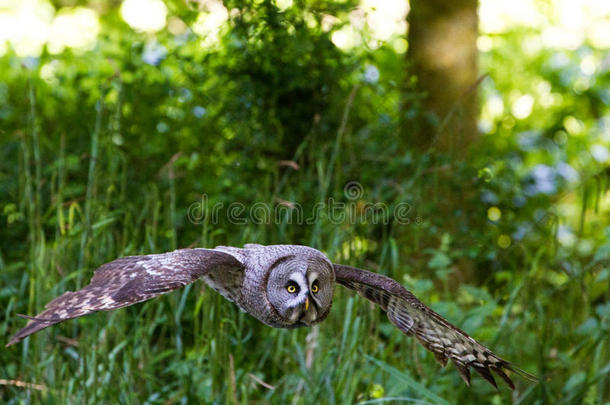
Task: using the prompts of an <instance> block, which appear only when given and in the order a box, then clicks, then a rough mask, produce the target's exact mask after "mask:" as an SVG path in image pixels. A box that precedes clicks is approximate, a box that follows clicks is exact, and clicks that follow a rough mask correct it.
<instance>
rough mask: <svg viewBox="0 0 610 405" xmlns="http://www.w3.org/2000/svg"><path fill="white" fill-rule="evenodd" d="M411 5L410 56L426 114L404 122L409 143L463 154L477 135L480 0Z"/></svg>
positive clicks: (426, 0)
mask: <svg viewBox="0 0 610 405" xmlns="http://www.w3.org/2000/svg"><path fill="white" fill-rule="evenodd" d="M410 4H411V11H410V12H409V17H408V21H409V33H408V41H409V49H408V52H407V58H408V61H409V68H410V69H411V70H410V73H411V74H413V75H415V76H416V77H417V89H418V90H420V91H423V92H424V99H423V100H422V103H421V105H420V107H421V109H422V115H419V116H418V117H417V120H416V122H408V123H407V122H405V125H404V126H403V128H404V135H405V136H404V138H405V141H406V143H407V145H406V146H407V147H415V148H416V149H419V150H427V149H428V148H431V147H432V148H434V149H435V150H438V151H441V152H450V153H452V154H455V155H457V156H458V157H464V156H465V152H466V149H467V148H468V146H469V145H471V144H472V143H473V142H474V141H475V140H476V138H477V134H478V131H477V116H478V111H479V108H478V103H477V94H476V82H477V75H478V73H477V44H476V41H477V34H478V16H477V0H453V1H447V0H411V2H410ZM406 107H409V106H406Z"/></svg>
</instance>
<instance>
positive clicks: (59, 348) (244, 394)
mask: <svg viewBox="0 0 610 405" xmlns="http://www.w3.org/2000/svg"><path fill="white" fill-rule="evenodd" d="M294 3H295V4H294V5H293V6H292V7H291V8H289V9H287V10H286V11H285V12H281V11H280V10H279V9H278V8H277V7H276V6H275V5H274V4H275V3H273V2H270V1H248V2H237V1H231V2H229V1H227V2H226V5H227V8H229V9H235V10H236V11H233V12H231V14H230V20H229V24H228V28H227V29H226V30H225V31H223V32H222V33H221V35H220V40H219V42H218V43H216V44H214V45H213V46H208V45H205V46H203V45H202V43H203V42H204V41H203V39H202V38H201V37H200V36H199V35H197V34H195V33H193V32H191V31H190V30H186V31H185V32H183V33H180V34H171V33H170V32H168V31H166V30H163V31H160V32H158V33H157V34H155V35H154V36H152V35H145V34H140V33H136V32H134V31H132V30H131V29H130V28H129V27H128V26H127V25H126V24H125V23H124V22H123V21H122V20H121V19H120V17H119V15H118V10H117V9H116V7H114V6H112V4H114V3H111V4H110V5H105V6H104V7H102V6H99V7H100V8H99V9H100V10H101V13H102V24H103V29H102V32H101V34H100V38H99V40H98V43H97V45H96V47H95V49H93V50H91V51H87V52H84V53H78V52H76V51H70V50H67V51H64V52H63V53H61V54H57V55H54V54H51V53H49V52H47V51H45V52H44V53H43V54H42V55H41V56H40V58H37V59H31V58H29V59H28V58H19V57H17V56H16V55H15V54H12V53H9V54H7V55H4V56H3V57H0V119H1V120H2V128H0V137H1V141H0V145H1V148H0V204H1V205H0V223H1V226H0V280H1V283H0V286H2V287H1V288H0V303H1V305H0V308H3V311H2V318H0V335H2V336H8V335H9V334H11V333H13V332H14V331H16V330H17V329H18V328H19V327H21V326H22V325H23V320H21V319H18V318H16V317H15V314H16V313H27V314H34V313H37V312H38V311H39V310H40V309H41V308H42V307H43V305H44V304H45V303H46V302H48V301H49V300H51V299H52V298H53V297H55V296H58V295H60V294H61V293H62V292H64V291H66V290H73V289H75V288H77V287H78V286H80V285H82V284H83V283H86V282H87V280H88V278H89V277H90V275H91V274H92V271H93V269H94V268H95V267H97V266H99V265H100V264H102V263H104V262H107V261H110V260H112V259H114V258H116V257H118V256H123V255H132V254H145V253H152V252H162V251H167V250H171V249H175V248H178V247H188V246H202V247H211V246H215V245H219V244H230V245H236V246H240V245H243V244H244V243H248V242H258V243H265V244H266V243H302V244H309V245H312V246H314V247H316V248H319V249H321V250H323V251H324V252H325V253H327V254H328V255H329V256H330V257H332V258H334V259H335V260H336V261H341V262H348V263H352V264H354V265H359V266H361V267H367V268H370V269H372V270H376V271H379V272H383V273H385V274H387V275H389V276H392V277H394V278H396V279H397V280H399V281H400V282H401V283H403V284H404V285H406V286H407V287H408V288H409V289H410V290H412V291H413V292H414V293H415V294H416V295H418V296H419V297H420V298H421V299H422V300H423V301H425V302H427V303H429V304H430V305H431V307H432V308H434V309H435V310H436V311H438V312H440V313H441V314H443V315H445V316H446V317H447V318H448V319H450V320H451V321H452V322H454V323H456V324H457V325H458V326H460V327H461V328H463V329H464V330H466V331H467V332H469V333H472V334H474V335H475V337H476V338H477V339H479V340H480V341H482V342H484V343H485V344H487V345H489V346H490V347H491V348H492V349H493V350H494V351H495V352H497V353H498V354H500V355H501V356H503V357H505V358H507V359H509V360H512V361H514V362H515V363H516V364H518V365H519V366H520V367H521V368H523V369H525V370H527V371H530V372H533V373H535V374H537V375H538V376H540V378H541V381H540V383H539V384H538V385H532V384H529V383H528V382H526V381H521V380H518V381H516V382H517V391H515V393H514V394H511V393H510V392H508V390H507V389H502V390H501V391H500V392H495V391H493V389H492V388H490V387H489V386H487V385H486V384H485V383H484V382H483V381H482V380H481V379H478V378H476V377H475V378H473V384H472V387H470V388H467V387H465V386H464V385H463V383H462V381H461V380H460V378H459V376H458V374H457V373H456V372H455V370H453V369H452V367H448V368H447V369H446V370H443V369H441V368H440V367H439V366H438V364H436V363H435V361H434V360H433V356H431V355H430V354H429V353H428V352H426V351H425V350H423V349H422V348H421V347H420V346H419V345H418V344H417V343H416V342H414V341H413V339H409V338H405V337H404V335H402V334H401V333H400V332H399V331H397V330H396V329H395V328H393V327H392V326H391V325H390V324H389V322H388V321H387V319H386V318H385V316H384V315H383V314H381V313H379V312H377V311H371V307H370V306H369V304H368V303H367V302H363V300H360V299H357V298H356V299H355V298H352V297H351V296H350V294H349V293H348V292H347V291H343V290H342V289H340V288H338V291H337V298H336V301H335V303H334V309H335V311H334V312H333V313H332V314H331V315H330V316H329V319H328V320H327V321H326V322H324V323H323V324H321V325H320V326H319V327H316V328H314V329H312V330H275V329H271V328H268V327H266V326H263V325H261V324H260V323H258V322H256V321H255V320H253V319H251V318H250V317H249V316H248V315H246V314H244V313H240V312H239V311H238V310H237V309H236V308H235V307H234V306H233V305H231V304H229V303H227V302H226V301H225V300H223V299H222V298H221V297H219V296H218V295H217V294H215V293H213V292H211V291H209V289H207V288H206V287H204V286H203V285H202V284H201V283H197V284H194V285H193V286H192V287H189V288H186V289H185V290H183V291H180V292H175V293H173V294H169V295H167V296H164V297H162V298H160V299H157V300H156V301H154V302H150V303H148V304H144V305H136V306H134V307H130V308H126V309H124V310H121V311H116V312H113V313H108V314H106V313H101V314H96V315H93V316H89V317H86V318H83V319H80V320H78V321H71V322H66V323H64V324H60V325H57V326H56V327H54V328H51V329H49V330H46V331H44V332H41V333H39V334H38V335H36V336H34V337H32V338H29V339H27V340H26V341H25V342H24V343H23V344H20V345H17V346H14V347H11V348H9V349H5V350H3V351H2V355H1V357H0V360H1V361H0V363H1V364H2V367H0V379H2V381H3V383H2V385H0V395H1V397H2V400H3V401H4V402H7V403H29V402H34V403H37V402H45V403H136V404H138V403H147V404H157V403H159V404H161V403H224V402H231V403H253V402H254V403H257V402H258V403H288V402H291V403H316V402H320V403H355V402H361V403H376V402H375V401H378V402H381V401H396V402H399V401H404V402H424V401H425V402H433V403H442V402H445V401H446V402H450V403H454V402H464V403H467V402H473V401H474V400H476V401H491V402H493V403H498V404H499V403H509V402H511V401H514V402H517V403H520V402H521V403H547V402H551V401H553V402H557V403H570V404H571V403H574V404H576V403H603V402H604V401H608V400H609V396H610V392H609V391H608V386H609V384H608V381H609V376H608V374H609V372H610V360H609V358H610V356H609V353H608V347H609V346H610V345H609V343H610V342H609V339H608V336H610V333H609V319H610V306H609V305H608V301H609V298H610V292H609V288H610V269H609V267H608V258H609V257H610V242H608V241H609V240H610V228H609V227H608V226H609V224H608V221H607V218H608V209H609V208H608V197H607V195H608V193H607V185H608V169H607V167H604V166H603V164H601V163H600V162H597V161H596V160H595V159H594V158H592V156H593V155H591V154H587V153H583V152H582V151H589V150H590V149H591V147H593V145H595V144H598V143H602V142H603V140H601V139H602V138H603V136H604V135H603V134H605V133H607V131H608V125H610V124H609V123H608V121H607V116H608V110H609V107H608V104H609V103H608V93H607V89H608V85H609V84H610V76H609V74H608V70H607V68H606V70H603V69H602V68H599V69H598V70H597V71H596V72H595V73H594V74H592V75H589V76H587V77H586V78H584V79H583V77H582V75H581V73H579V71H578V66H579V63H580V60H581V59H582V56H583V55H585V54H586V55H593V58H601V56H600V55H601V52H600V51H598V50H595V49H592V48H590V47H583V48H582V49H579V50H576V51H574V52H551V51H547V50H541V51H540V52H536V53H534V54H532V55H529V56H527V55H523V53H522V52H521V50H520V44H521V41H522V40H523V38H524V37H523V36H524V35H525V34H524V33H523V32H515V33H511V34H507V35H506V36H501V37H498V38H495V39H494V40H496V39H497V40H498V41H499V44H498V45H497V46H495V47H494V48H493V50H492V51H490V52H487V53H484V54H483V56H482V64H483V68H484V69H485V70H486V71H488V72H489V75H490V79H488V80H486V81H484V82H483V83H484V85H483V87H482V95H483V98H482V101H483V105H484V108H483V117H484V118H485V119H487V118H489V122H488V124H489V128H487V129H488V132H489V134H488V135H486V137H485V139H484V140H483V142H482V145H480V146H478V149H476V150H475V151H473V154H472V159H470V160H468V161H467V162H455V161H452V160H451V159H449V158H447V157H443V156H439V155H437V154H434V153H414V152H413V151H410V150H408V148H407V145H403V144H402V143H401V142H400V140H399V139H397V137H398V135H397V134H398V133H399V131H398V125H399V122H402V120H401V116H400V115H401V114H408V115H409V116H415V115H416V114H417V113H418V111H417V110H416V109H406V110H404V109H403V110H401V109H400V103H401V100H414V99H417V98H418V97H420V96H421V95H419V94H417V93H415V92H413V91H412V90H405V88H407V86H404V85H403V84H402V83H403V82H405V81H406V82H409V80H408V78H406V77H405V74H404V69H405V64H404V62H403V58H404V55H401V54H396V52H395V51H394V50H393V49H392V48H390V47H387V46H381V47H380V48H378V49H366V48H365V47H362V48H358V49H356V50H354V51H353V52H351V53H349V54H348V53H345V52H342V51H340V50H339V49H337V48H336V47H335V46H334V45H333V43H332V41H331V35H332V30H330V31H325V30H324V29H322V19H323V17H324V15H325V14H332V15H336V16H338V17H339V18H344V17H345V15H346V13H347V12H348V11H349V10H350V8H351V7H353V5H354V2H351V1H346V2H339V1H337V2H331V1H329V2H326V1H296V0H295V2H294ZM62 4H63V3H62ZM91 4H93V2H92V3H91ZM96 4H97V3H96ZM167 4H168V8H169V9H170V14H172V16H173V17H177V18H180V19H181V21H184V22H185V23H186V24H187V25H192V24H194V23H195V21H196V20H197V15H198V12H197V10H195V9H194V8H188V7H184V4H183V3H182V2H178V1H171V2H170V1H168V2H167ZM586 55H585V56H586ZM523 58H529V59H527V60H526V61H524V60H523ZM530 59H531V60H530ZM557 61H559V62H557ZM524 66H525V67H527V68H523V67H524ZM600 66H601V65H600ZM373 68H374V69H377V71H378V72H379V77H378V78H374V80H372V79H370V78H367V76H366V75H365V72H366V71H367V69H373ZM521 68H523V69H521ZM373 71H374V70H373ZM515 72H521V73H519V74H517V73H515ZM582 80H585V82H586V83H585V84H580V85H577V83H581V82H582ZM579 86H580V87H579ZM532 89H535V90H536V91H538V92H542V93H544V94H546V95H548V96H549V97H551V100H552V103H551V104H549V105H546V104H544V103H542V104H540V103H539V102H536V104H535V106H534V109H533V112H532V113H531V114H530V115H529V116H528V117H525V118H523V119H516V118H515V116H514V114H512V113H511V112H510V111H508V109H506V110H503V111H502V112H501V114H497V115H493V116H489V117H488V116H486V111H487V107H486V106H487V104H486V103H488V102H489V100H492V99H493V98H494V97H495V98H498V97H499V98H502V100H504V105H511V104H512V103H514V102H515V100H514V99H515V98H518V97H519V96H520V95H522V94H525V93H528V92H529V91H530V90H531V91H533V90H532ZM517 91H518V92H520V93H516V92H517ZM544 94H543V95H544ZM543 95H541V96H540V97H542V96H543ZM536 97H537V98H536V100H538V97H539V96H536ZM406 105H409V103H406ZM282 161H293V162H294V163H286V162H282ZM566 165H570V166H569V168H568V166H566ZM570 168H571V169H572V170H573V171H575V172H576V176H574V173H573V171H571V170H570ZM447 173H449V174H450V176H447ZM350 181H357V182H358V183H359V187H361V189H356V194H350V193H349V190H344V187H345V185H346V184H347V183H348V182H350ZM445 182H446V183H448V184H441V183H445ZM446 190H451V191H452V192H455V191H456V190H459V191H463V195H462V199H463V200H462V201H461V202H459V203H456V204H455V205H454V206H453V207H452V208H451V211H448V210H447V209H446V208H445V207H446V201H445V196H444V195H443V194H442V193H443V192H445V191H446ZM202 195H205V198H203V199H202ZM328 198H332V199H333V200H334V201H335V202H338V203H344V204H345V205H344V207H343V210H342V211H341V212H342V213H343V214H344V215H346V217H347V218H351V216H352V215H355V216H357V215H359V214H361V213H362V212H363V211H364V209H365V208H364V207H365V204H366V203H371V202H372V203H375V202H380V203H383V204H385V207H386V208H387V210H388V212H390V213H396V212H398V211H397V210H398V209H400V208H404V206H401V205H400V204H403V203H405V202H406V203H408V204H409V209H408V210H406V212H405V213H404V214H405V215H403V216H402V217H401V218H400V221H399V220H397V217H396V216H391V217H390V220H389V221H387V222H384V221H375V220H374V218H373V217H367V218H366V220H363V221H348V220H343V221H337V220H336V218H333V216H332V215H331V214H329V212H327V211H321V212H320V213H319V214H320V215H319V216H318V217H317V220H316V221H313V222H311V223H305V222H303V223H296V217H295V216H294V215H293V214H294V213H295V211H294V210H295V209H294V208H291V209H288V210H285V211H282V212H283V213H284V214H283V215H280V216H278V218H277V219H275V218H274V220H273V221H268V222H265V221H262V222H261V221H254V220H253V219H252V217H251V216H250V217H248V215H247V214H248V212H247V211H246V212H242V213H240V214H238V219H239V221H238V220H236V219H235V218H233V219H231V218H228V217H227V211H228V207H229V206H230V204H231V203H233V202H239V203H241V204H243V205H244V206H245V207H252V206H253V205H254V204H255V203H263V204H266V206H268V207H273V208H274V209H275V208H276V207H295V206H296V205H297V204H298V206H300V207H302V210H303V213H304V214H305V217H308V216H309V215H310V214H311V213H313V212H315V207H316V204H317V203H320V202H327V201H328ZM203 203H205V204H207V205H205V206H206V207H213V206H214V204H220V203H222V204H224V206H223V207H224V208H223V209H222V210H221V215H220V216H218V218H216V219H215V218H213V217H212V216H211V215H209V214H210V212H207V214H208V215H207V216H201V215H200V214H201V211H200V208H201V205H200V204H203ZM490 208H495V209H497V210H499V213H500V217H499V218H496V217H494V218H496V219H494V220H491V218H490V217H488V213H489V212H490V211H489V209H490ZM291 210H292V211H291ZM439 212H445V213H447V212H449V213H450V214H451V215H450V218H449V215H448V216H447V217H443V216H441V215H439ZM493 212H496V211H493ZM496 213H497V212H496ZM242 219H243V220H244V221H245V222H244V223H241V220H242ZM502 238H503V239H502ZM507 238H508V239H507ZM507 243H508V245H507ZM5 380H7V381H9V382H10V381H13V382H14V381H19V382H25V383H35V384H41V385H42V386H44V387H45V389H43V390H41V389H40V388H41V387H37V388H36V387H35V388H25V387H23V386H19V385H15V384H12V383H6V382H5ZM270 386H271V387H270Z"/></svg>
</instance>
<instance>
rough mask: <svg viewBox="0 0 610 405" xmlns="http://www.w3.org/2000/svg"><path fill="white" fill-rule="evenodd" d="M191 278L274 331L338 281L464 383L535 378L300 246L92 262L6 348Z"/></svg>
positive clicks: (379, 284)
mask: <svg viewBox="0 0 610 405" xmlns="http://www.w3.org/2000/svg"><path fill="white" fill-rule="evenodd" d="M198 279H202V280H203V281H205V282H206V283H207V284H208V285H209V286H211V287H212V288H213V289H215V290H216V291H217V292H219V293H220V294H222V295H223V296H224V297H225V298H227V299H228V300H230V301H232V302H234V303H235V304H236V305H237V306H238V307H239V308H241V309H242V310H244V311H245V312H247V313H249V314H250V315H252V316H253V317H255V318H256V319H258V320H259V321H261V322H263V323H265V324H267V325H269V326H272V327H274V328H297V327H302V326H312V325H315V324H317V323H319V322H321V321H323V320H324V319H325V318H326V317H327V316H328V313H329V312H330V308H331V304H332V298H333V293H334V287H335V283H337V284H340V285H342V286H344V287H347V288H349V289H351V290H354V291H356V292H357V293H358V294H360V295H361V296H363V297H365V298H366V299H368V300H370V301H372V302H374V303H375V304H377V305H379V306H380V307H381V309H383V310H384V311H385V312H386V313H387V316H388V318H389V320H390V322H392V324H394V325H395V326H396V327H397V328H398V329H400V331H402V332H403V333H404V334H406V335H407V336H414V337H415V338H416V339H417V340H418V341H419V342H420V343H421V344H422V345H423V346H424V347H425V348H426V349H428V350H430V351H431V352H432V353H433V354H434V356H435V358H436V360H438V362H439V363H441V364H442V365H443V366H445V365H446V364H447V362H448V360H451V362H452V363H453V364H454V365H455V367H456V368H457V370H458V372H459V374H460V376H461V377H462V379H463V380H464V381H465V382H466V384H468V385H470V369H474V370H475V371H476V372H477V373H478V374H480V375H481V376H482V377H483V378H484V379H485V380H487V381H488V382H489V383H490V384H492V385H493V386H494V387H495V388H496V389H497V385H496V382H495V380H494V377H493V376H492V372H494V373H495V374H497V375H498V376H500V377H501V378H502V379H503V380H504V381H505V382H506V383H507V384H508V385H509V386H510V387H511V389H514V384H513V382H512V381H511V379H510V378H509V377H508V375H507V374H506V371H507V370H509V371H512V372H514V373H516V374H518V375H521V376H523V377H525V378H527V379H530V380H534V381H535V380H536V377H535V376H533V375H531V374H529V373H526V372H525V371H523V370H520V369H519V368H517V367H516V366H514V365H513V364H511V363H509V362H508V361H506V360H504V359H502V358H501V357H499V356H497V355H496V354H494V353H493V352H491V351H490V350H489V349H487V348H486V347H485V346H483V345H481V344H480V343H478V342H477V341H476V340H474V339H473V338H472V337H470V336H468V335H467V334H466V333H465V332H463V331H461V330H460V329H458V328H457V327H455V326H453V325H452V324H451V323H449V322H448V321H447V320H446V319H444V318H443V317H442V316H440V315H439V314H437V313H436V312H434V311H433V310H432V309H430V308H428V307H427V306H426V305H424V304H423V303H422V302H421V301H419V300H418V299H417V298H416V297H415V296H414V295H413V294H411V293H410V292H409V291H407V290H406V289H405V288H404V287H403V286H402V285H400V284H399V283H397V282H396V281H394V280H392V279H391V278H388V277H385V276H383V275H380V274H376V273H372V272H369V271H366V270H360V269H357V268H354V267H349V266H344V265H341V264H333V263H332V262H331V261H330V260H329V259H328V258H327V257H326V256H325V255H324V254H323V253H322V252H320V251H318V250H316V249H313V248H310V247H307V246H299V245H272V246H262V245H257V244H247V245H245V246H244V248H243V249H241V248H234V247H228V246H218V247H216V248H215V249H181V250H176V251H173V252H169V253H163V254H152V255H146V256H128V257H123V258H120V259H116V260H114V261H112V262H110V263H106V264H104V265H102V266H101V267H99V268H98V269H97V270H96V271H95V273H94V275H93V278H92V279H91V283H90V284H89V285H87V286H86V287H84V288H82V289H80V290H78V291H75V292H66V293H64V294H63V295H61V296H60V297H58V298H56V299H54V300H53V301H51V302H50V303H48V304H47V305H46V307H45V310H44V311H43V312H42V313H40V314H39V315H37V316H36V317H29V316H25V315H20V316H21V317H23V318H26V319H29V322H28V324H27V325H26V326H25V327H24V328H23V329H21V330H20V331H19V332H17V333H16V334H15V335H14V336H13V337H12V338H11V339H10V341H9V343H8V344H7V346H10V345H13V344H15V343H17V342H19V341H20V340H22V339H24V338H25V337H27V336H29V335H31V334H33V333H35V332H38V331H39V330H42V329H44V328H47V327H49V326H51V325H54V324H56V323H59V322H63V321H65V320H67V319H72V318H77V317H79V316H83V315H87V314H90V313H92V312H96V311H109V310H112V309H116V308H121V307H126V306H129V305H132V304H135V303H138V302H142V301H146V300H149V299H151V298H154V297H156V296H158V295H161V294H165V293H167V292H170V291H172V290H175V289H177V288H180V287H183V286H185V285H187V284H189V283H192V282H194V281H196V280H198Z"/></svg>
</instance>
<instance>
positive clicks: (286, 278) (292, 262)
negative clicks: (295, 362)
mask: <svg viewBox="0 0 610 405" xmlns="http://www.w3.org/2000/svg"><path fill="white" fill-rule="evenodd" d="M334 285H335V276H334V272H333V270H332V268H331V266H330V264H329V263H328V262H327V261H326V260H323V259H321V258H319V257H315V256H314V257H299V256H285V257H281V258H279V259H278V260H277V261H276V262H275V263H274V265H273V266H272V268H271V272H270V273H269V278H268V280H267V298H268V299H269V303H270V304H271V305H272V306H273V308H274V309H275V310H276V311H277V312H278V313H279V315H280V318H281V319H282V321H283V322H284V323H285V326H284V327H299V326H310V325H313V324H315V323H318V322H320V321H322V320H324V318H326V316H327V315H328V312H329V311H330V307H331V304H332V296H333V289H334Z"/></svg>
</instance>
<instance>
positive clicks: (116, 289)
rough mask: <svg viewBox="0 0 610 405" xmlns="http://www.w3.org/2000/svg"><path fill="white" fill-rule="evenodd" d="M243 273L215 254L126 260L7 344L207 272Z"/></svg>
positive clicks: (188, 252) (50, 307) (58, 301)
mask: <svg viewBox="0 0 610 405" xmlns="http://www.w3.org/2000/svg"><path fill="white" fill-rule="evenodd" d="M217 271H220V272H233V273H236V274H239V273H242V271H243V264H242V263H241V262H240V261H239V260H237V259H236V258H235V257H234V256H232V255H230V254H228V253H225V252H220V251H217V250H214V249H181V250H176V251H173V252H169V253H163V254H154V255H146V256H127V257H122V258H120V259H116V260H114V261H112V262H109V263H106V264H104V265H102V266H101V267H99V268H98V269H97V270H96V271H95V273H94V274H93V277H92V278H91V282H90V283H89V285H87V286H86V287H84V288H82V289H80V290H78V291H75V292H71V291H68V292H66V293H64V294H63V295H61V296H59V297H57V298H55V299H54V300H53V301H51V302H49V303H48V304H47V305H46V306H45V310H44V311H43V312H41V313H40V314H38V315H36V316H35V317H29V316H23V315H21V317H23V318H26V319H29V320H30V322H28V324H27V325H26V326H25V327H24V328H23V329H21V330H20V331H18V332H17V333H16V334H15V335H14V336H13V337H11V339H10V340H9V342H8V344H7V346H10V345H13V344H15V343H17V342H19V341H20V340H22V339H24V338H26V337H27V336H29V335H31V334H33V333H36V332H38V331H39V330H42V329H44V328H47V327H49V326H51V325H54V324H56V323H59V322H63V321H65V320H68V319H73V318H78V317H80V316H83V315H88V314H90V313H92V312H96V311H109V310H112V309H116V308H122V307H126V306H129V305H132V304H136V303H138V302H142V301H146V300H149V299H151V298H154V297H156V296H158V295H161V294H165V293H167V292H170V291H172V290H175V289H177V288H180V287H184V286H185V285H187V284H190V283H192V282H194V281H196V280H197V279H199V278H200V277H202V276H205V275H207V274H209V273H210V272H217Z"/></svg>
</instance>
